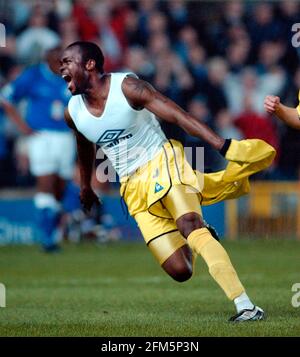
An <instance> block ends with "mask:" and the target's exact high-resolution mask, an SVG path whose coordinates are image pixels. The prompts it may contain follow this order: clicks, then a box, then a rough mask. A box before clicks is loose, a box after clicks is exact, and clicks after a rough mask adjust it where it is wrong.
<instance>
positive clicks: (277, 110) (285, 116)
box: [264, 95, 300, 129]
mask: <svg viewBox="0 0 300 357" xmlns="http://www.w3.org/2000/svg"><path fill="white" fill-rule="evenodd" d="M264 108H265V111H266V112H267V113H268V114H275V115H276V116H277V117H278V118H279V119H280V120H281V121H283V122H284V123H285V124H287V125H289V126H291V127H292V128H295V129H300V118H299V114H298V111H297V109H296V108H291V107H287V106H286V105H283V104H282V103H280V98H279V97H277V96H275V95H267V96H266V98H265V101H264Z"/></svg>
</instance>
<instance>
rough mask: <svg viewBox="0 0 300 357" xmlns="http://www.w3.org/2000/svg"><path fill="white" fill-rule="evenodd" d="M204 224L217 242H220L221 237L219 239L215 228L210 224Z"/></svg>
mask: <svg viewBox="0 0 300 357" xmlns="http://www.w3.org/2000/svg"><path fill="white" fill-rule="evenodd" d="M204 224H205V228H207V229H208V230H209V232H210V234H211V235H212V236H213V237H214V238H215V240H217V241H218V242H219V241H220V237H219V234H218V232H217V231H216V229H215V227H213V226H211V225H210V224H208V223H207V222H205V221H204Z"/></svg>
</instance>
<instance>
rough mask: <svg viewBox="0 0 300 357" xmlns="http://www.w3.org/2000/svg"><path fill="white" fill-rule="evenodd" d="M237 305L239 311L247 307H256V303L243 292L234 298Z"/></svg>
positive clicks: (250, 308)
mask: <svg viewBox="0 0 300 357" xmlns="http://www.w3.org/2000/svg"><path fill="white" fill-rule="evenodd" d="M234 303H235V307H236V310H237V312H240V311H242V310H245V309H249V310H252V309H253V308H254V304H253V303H252V302H251V300H250V299H249V297H248V295H247V294H246V293H245V292H243V293H242V294H241V295H240V296H238V297H237V298H235V299H234Z"/></svg>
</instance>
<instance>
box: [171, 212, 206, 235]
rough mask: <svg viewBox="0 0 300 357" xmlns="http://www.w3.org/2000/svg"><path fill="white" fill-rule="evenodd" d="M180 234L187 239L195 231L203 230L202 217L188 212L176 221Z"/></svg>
mask: <svg viewBox="0 0 300 357" xmlns="http://www.w3.org/2000/svg"><path fill="white" fill-rule="evenodd" d="M176 224H177V227H178V229H179V231H180V233H181V234H182V235H183V236H184V237H185V238H187V237H188V236H189V235H190V233H191V232H193V231H194V230H195V229H199V228H203V227H204V223H203V220H202V217H201V216H200V215H199V214H198V213H195V212H190V213H187V214H185V215H183V216H182V217H180V218H178V220H177V221H176Z"/></svg>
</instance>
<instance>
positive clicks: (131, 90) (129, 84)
mask: <svg viewBox="0 0 300 357" xmlns="http://www.w3.org/2000/svg"><path fill="white" fill-rule="evenodd" d="M122 90H123V93H124V95H125V96H126V98H127V100H128V101H129V103H130V105H131V106H132V107H137V108H140V107H143V108H146V109H148V110H149V111H151V112H152V113H154V114H155V115H156V116H157V117H158V118H160V119H162V120H165V121H167V122H169V123H173V124H176V125H178V126H180V127H181V128H182V129H183V130H184V131H186V132H187V133H188V134H190V135H192V136H196V137H198V138H200V139H203V140H205V141H206V142H207V143H209V144H210V145H211V146H212V147H213V148H215V149H217V150H220V149H221V148H222V147H223V145H224V143H225V140H224V139H223V138H221V137H220V136H218V135H217V134H216V133H214V132H213V131H212V130H211V129H210V128H209V127H208V126H207V125H205V124H203V123H201V122H199V121H198V120H197V119H196V118H195V117H193V116H191V115H190V114H188V113H187V112H186V111H184V110H183V109H182V108H181V107H179V106H178V105H177V104H176V103H174V102H173V101H172V100H171V99H169V98H167V97H165V96H164V95H162V94H161V93H159V92H158V91H157V90H155V89H154V88H153V87H152V86H151V85H150V84H149V83H148V82H145V81H143V80H140V79H137V78H133V77H127V78H125V79H124V81H123V84H122Z"/></svg>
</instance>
